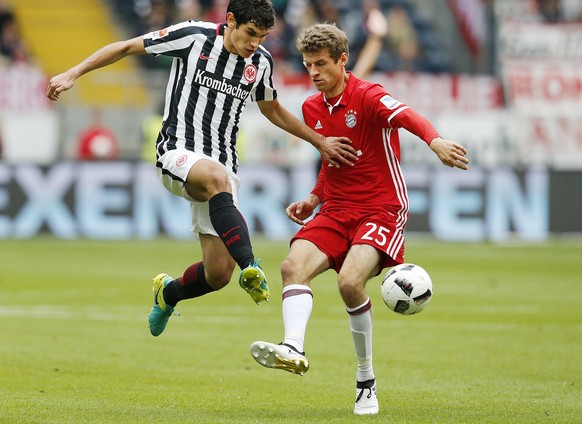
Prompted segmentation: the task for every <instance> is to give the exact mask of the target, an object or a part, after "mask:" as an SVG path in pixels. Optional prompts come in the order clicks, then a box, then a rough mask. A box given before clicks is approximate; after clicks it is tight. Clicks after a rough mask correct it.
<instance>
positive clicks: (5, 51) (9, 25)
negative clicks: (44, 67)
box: [0, 0, 31, 68]
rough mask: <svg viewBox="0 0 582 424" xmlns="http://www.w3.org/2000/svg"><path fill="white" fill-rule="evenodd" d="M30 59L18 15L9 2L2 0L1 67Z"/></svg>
mask: <svg viewBox="0 0 582 424" xmlns="http://www.w3.org/2000/svg"><path fill="white" fill-rule="evenodd" d="M30 59H31V57H30V54H29V51H28V47H27V45H26V42H25V40H24V38H23V37H22V34H21V31H20V25H19V22H18V19H17V16H16V15H15V13H14V12H13V10H12V8H11V7H10V4H9V3H8V2H6V1H4V0H0V68H1V67H4V66H7V65H9V64H11V63H15V62H28V61H30Z"/></svg>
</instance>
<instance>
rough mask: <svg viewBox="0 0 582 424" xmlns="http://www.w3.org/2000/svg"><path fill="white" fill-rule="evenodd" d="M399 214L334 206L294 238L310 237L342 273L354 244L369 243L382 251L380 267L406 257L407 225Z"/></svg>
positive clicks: (314, 219)
mask: <svg viewBox="0 0 582 424" xmlns="http://www.w3.org/2000/svg"><path fill="white" fill-rule="evenodd" d="M405 223H406V220H404V222H402V219H401V220H400V223H399V222H398V221H397V214H395V213H391V212H388V211H373V212H356V211H345V210H333V211H323V212H321V211H320V212H318V213H317V214H316V215H315V217H314V218H313V219H312V220H310V221H308V222H307V223H306V224H305V225H304V226H303V227H301V229H300V230H299V231H298V232H297V234H295V236H294V237H293V238H292V239H291V243H293V242H294V241H295V240H297V239H303V240H309V241H310V242H312V243H313V244H315V245H316V246H317V247H318V249H319V250H321V251H322V252H323V253H325V254H326V255H327V257H328V260H329V266H330V268H333V269H335V270H336V272H338V273H339V271H340V269H341V267H342V265H343V263H344V260H345V258H346V256H347V254H348V251H349V250H350V248H351V247H352V246H353V245H356V244H368V245H370V246H373V247H375V248H376V249H378V251H380V254H381V258H380V269H379V270H378V273H380V271H381V270H382V269H384V268H388V267H391V266H394V265H398V264H401V263H402V262H403V261H404V225H405Z"/></svg>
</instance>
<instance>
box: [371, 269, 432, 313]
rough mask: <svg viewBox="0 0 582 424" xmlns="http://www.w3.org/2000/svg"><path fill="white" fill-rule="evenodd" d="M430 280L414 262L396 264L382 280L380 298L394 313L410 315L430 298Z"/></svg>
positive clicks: (420, 308)
mask: <svg viewBox="0 0 582 424" xmlns="http://www.w3.org/2000/svg"><path fill="white" fill-rule="evenodd" d="M432 294H433V290H432V280H431V279H430V276H429V275H428V273H427V272H426V271H425V270H424V269H423V268H422V267H420V266H418V265H414V264H400V265H396V266H395V267H394V268H392V269H391V270H390V271H388V272H387V273H386V276H385V277H384V280H383V281H382V299H384V303H386V305H387V306H388V307H389V308H390V309H391V310H393V311H394V312H396V313H399V314H403V315H412V314H417V313H419V312H421V311H422V310H423V309H424V308H426V305H428V303H429V302H430V299H432Z"/></svg>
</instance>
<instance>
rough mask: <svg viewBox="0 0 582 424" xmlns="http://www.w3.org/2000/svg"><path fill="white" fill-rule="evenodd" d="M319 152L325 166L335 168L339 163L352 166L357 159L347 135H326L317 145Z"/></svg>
mask: <svg viewBox="0 0 582 424" xmlns="http://www.w3.org/2000/svg"><path fill="white" fill-rule="evenodd" d="M319 153H320V154H321V158H322V159H323V160H324V162H326V163H327V166H335V167H336V168H339V167H340V165H348V166H354V162H356V161H357V160H358V156H357V154H356V149H354V148H353V147H352V140H350V139H349V138H347V137H326V138H325V140H324V141H323V143H321V145H320V146H319Z"/></svg>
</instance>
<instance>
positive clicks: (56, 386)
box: [0, 238, 582, 423]
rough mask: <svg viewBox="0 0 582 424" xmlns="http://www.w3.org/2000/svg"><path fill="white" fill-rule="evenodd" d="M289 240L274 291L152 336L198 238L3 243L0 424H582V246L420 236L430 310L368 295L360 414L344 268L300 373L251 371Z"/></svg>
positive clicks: (269, 250)
mask: <svg viewBox="0 0 582 424" xmlns="http://www.w3.org/2000/svg"><path fill="white" fill-rule="evenodd" d="M286 252H287V244H286V243H277V242H268V241H265V240H259V239H257V240H256V242H255V253H256V254H257V256H259V257H261V258H262V259H263V265H264V268H265V270H266V273H267V276H268V277H269V280H270V282H271V283H270V286H271V292H272V297H271V302H270V303H269V304H266V305H265V304H263V305H260V306H257V305H255V304H253V303H252V301H251V299H250V297H249V296H248V295H247V294H245V293H244V292H243V291H242V290H241V289H240V288H239V287H238V284H237V283H236V277H237V276H238V272H237V274H236V275H235V278H233V282H232V283H231V284H230V285H229V286H228V287H227V288H225V289H224V290H222V291H221V292H218V293H214V294H211V295H209V296H206V297H204V298H201V299H196V300H190V301H187V302H183V303H181V304H180V305H178V308H177V309H178V310H179V311H180V312H181V314H182V315H181V316H180V317H172V318H171V320H170V323H169V324H168V328H167V329H166V332H164V334H162V335H161V336H160V337H159V338H154V337H152V336H150V334H149V331H148V329H147V322H146V317H147V314H148V312H149V309H150V306H151V298H152V296H151V288H150V287H151V285H150V284H151V278H152V277H153V276H154V275H155V274H157V273H159V272H162V271H163V272H168V273H170V274H171V275H175V276H177V275H179V274H180V273H181V272H182V271H183V270H184V268H185V267H186V266H188V265H189V264H190V263H192V262H194V261H196V260H198V258H199V249H198V246H197V243H196V242H194V241H191V242H183V241H180V242H178V241H171V240H155V241H122V242H96V241H61V240H55V239H51V238H40V239H34V240H29V241H15V240H2V241H0V422H1V423H154V422H160V423H344V422H345V423H351V422H354V423H355V422H394V423H574V422H582V244H581V243H579V242H572V241H570V242H565V241H563V242H552V243H547V244H542V245H519V244H518V245H511V246H510V245H501V246H495V245H486V244H482V245H469V244H444V243H438V242H433V241H430V240H422V239H414V238H413V239H410V240H408V242H407V257H406V259H407V261H408V262H415V263H418V264H421V265H422V266H423V267H425V268H426V269H427V270H428V271H429V273H430V274H431V276H432V278H433V281H434V288H435V296H434V298H433V300H432V302H431V304H430V305H429V306H428V308H427V310H426V311H424V312H422V313H421V314H420V315H416V316H408V317H404V316H399V315H397V314H395V313H393V312H391V311H389V310H388V309H387V307H385V306H384V304H383V303H382V300H381V297H380V290H379V284H380V278H379V277H377V278H375V279H373V280H372V281H371V282H370V283H369V284H368V291H369V293H370V296H371V298H372V302H373V304H374V319H375V333H374V366H375V372H376V377H377V380H378V394H379V400H380V408H381V411H380V414H379V415H378V416H376V417H355V416H353V414H352V408H353V401H354V394H355V388H354V379H355V370H356V364H355V356H354V353H353V347H352V342H351V335H350V333H349V329H348V328H349V327H348V322H347V315H346V313H345V311H344V307H343V305H342V303H341V300H340V298H339V295H338V293H337V286H336V282H335V274H334V273H333V272H331V271H328V272H327V273H325V274H323V275H321V276H320V277H318V278H317V279H316V280H315V282H314V284H313V287H314V292H315V297H314V311H313V314H312V317H311V321H310V325H309V328H308V332H307V340H306V350H307V353H308V357H309V359H310V361H311V369H310V371H309V372H308V373H307V374H306V375H305V376H304V377H299V376H296V375H292V374H290V373H286V372H283V371H277V370H269V369H266V368H263V367H260V366H259V365H258V364H256V363H255V362H254V361H253V359H252V358H251V356H250V355H249V353H248V347H249V345H250V343H251V342H252V341H254V340H260V339H262V340H268V341H273V342H278V341H280V340H281V337H282V333H283V330H282V323H281V318H280V305H281V301H280V295H281V286H280V279H279V271H278V269H279V265H280V263H281V261H282V259H283V258H284V256H285V254H286Z"/></svg>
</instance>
